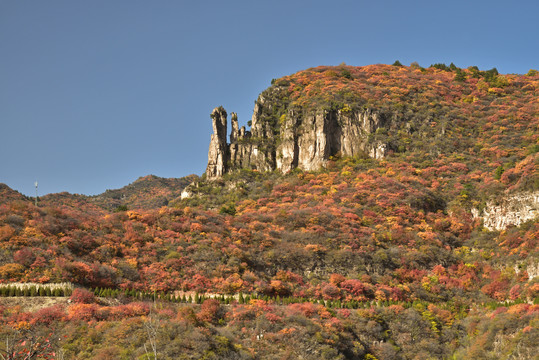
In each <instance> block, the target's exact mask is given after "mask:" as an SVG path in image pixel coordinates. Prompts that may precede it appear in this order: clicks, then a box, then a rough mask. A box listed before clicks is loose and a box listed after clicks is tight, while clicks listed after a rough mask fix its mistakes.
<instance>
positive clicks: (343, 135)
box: [206, 95, 394, 180]
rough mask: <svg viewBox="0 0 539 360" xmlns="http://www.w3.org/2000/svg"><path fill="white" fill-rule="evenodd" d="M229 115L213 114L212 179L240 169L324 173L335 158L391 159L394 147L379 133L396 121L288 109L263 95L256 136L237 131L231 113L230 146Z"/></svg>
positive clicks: (369, 114)
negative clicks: (228, 135) (358, 156)
mask: <svg viewBox="0 0 539 360" xmlns="http://www.w3.org/2000/svg"><path fill="white" fill-rule="evenodd" d="M226 116H227V115H226V111H225V110H224V109H223V108H222V107H219V108H216V109H214V110H213V112H212V114H211V118H212V122H213V134H212V136H211V142H210V148H209V151H208V167H207V170H206V176H207V178H208V179H210V180H211V179H217V178H220V177H221V176H222V175H223V174H225V173H227V172H229V171H231V170H234V169H241V168H249V169H256V170H258V171H272V170H275V169H277V170H279V171H281V172H283V173H286V172H289V171H291V170H293V169H295V168H300V169H302V170H305V171H312V170H317V169H320V168H322V167H324V166H325V165H326V164H327V162H328V160H329V158H330V157H331V156H335V155H341V156H355V155H359V154H368V155H369V156H371V157H373V158H382V157H384V156H385V155H386V152H387V150H388V149H389V145H388V144H387V143H385V142H383V141H381V140H379V139H377V136H374V135H375V134H377V130H379V129H380V130H383V129H384V128H387V127H389V126H391V125H392V124H394V121H392V119H389V118H388V117H387V116H385V115H383V114H381V113H377V112H376V111H373V110H370V109H366V110H365V109H362V110H357V111H354V110H351V109H349V108H344V109H329V110H328V109H317V110H310V111H306V110H304V109H301V108H297V107H286V106H284V107H283V105H282V104H278V103H276V102H275V101H269V100H267V99H266V98H265V97H264V96H263V95H260V96H259V98H258V100H257V101H256V103H255V108H254V112H253V116H252V119H251V124H252V125H251V130H250V131H247V130H246V129H245V127H242V128H241V129H238V118H237V115H236V114H235V113H232V116H231V123H232V131H231V133H230V142H229V143H228V142H227V139H226V129H227V124H226V122H227V119H226Z"/></svg>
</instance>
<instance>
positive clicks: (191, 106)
mask: <svg viewBox="0 0 539 360" xmlns="http://www.w3.org/2000/svg"><path fill="white" fill-rule="evenodd" d="M538 14H539V1H537V0H529V1H528V0H514V1H507V0H504V1H499V0H489V1H487V0H466V1H460V0H454V1H436V0H429V1H414V0H409V1H402V0H399V1H390V0H386V1H384V0H376V1H375V0H372V1H362V0H356V1H344V0H332V1H316V0H309V1H307V0H301V1H300V0H272V1H257V0H241V1H234V0H230V1H223V0H215V1H213V0H212V1H209V0H207V1H205V0H198V1H195V0H189V1H187V0H176V1H167V0H159V1H146V0H145V1H137V0H92V1H78V0H64V1H60V0H48V1H27V0H17V1H11V0H9V1H8V0H0V125H1V126H0V182H3V183H6V184H7V185H9V186H10V187H12V188H14V189H16V190H19V191H20V192H22V193H25V194H27V195H33V194H34V193H35V190H34V181H36V180H37V181H39V193H40V195H43V194H46V193H51V192H61V191H68V192H71V193H80V194H87V195H93V194H98V193H101V192H103V191H105V190H106V189H115V188H120V187H122V186H124V185H127V184H129V183H131V182H133V181H134V180H136V179H137V178H138V177H140V176H144V175H148V174H154V175H157V176H161V177H182V176H185V175H188V174H192V173H195V174H199V175H200V174H202V173H203V172H204V170H205V167H206V163H207V150H208V144H209V140H210V134H211V120H210V117H209V114H210V112H211V110H212V109H213V108H214V107H216V106H219V105H223V106H224V107H225V109H226V110H227V111H228V112H229V113H230V112H232V111H234V112H237V113H238V117H239V122H240V125H241V124H245V123H247V121H248V120H249V119H250V117H251V115H252V110H253V106H254V100H255V99H256V97H257V95H258V94H259V93H260V92H261V91H262V90H264V89H265V88H266V87H268V86H269V85H270V82H271V79H272V78H278V77H280V76H283V75H288V74H291V73H294V72H296V71H299V70H302V69H306V68H309V67H314V66H318V65H338V64H340V63H342V62H345V63H346V64H348V65H368V64H376V63H386V64H391V63H393V62H394V61H395V60H397V59H398V60H400V61H401V63H403V64H405V65H408V64H410V63H411V62H413V61H417V62H418V63H419V64H420V65H422V66H429V65H430V64H433V63H439V62H443V63H447V64H449V63H451V62H453V63H455V64H456V65H457V66H460V67H468V66H470V65H477V66H479V68H480V69H490V68H492V67H496V68H497V69H498V70H499V71H500V72H502V73H526V72H527V71H528V70H529V69H530V68H534V69H538V68H539V63H538V62H539V20H538Z"/></svg>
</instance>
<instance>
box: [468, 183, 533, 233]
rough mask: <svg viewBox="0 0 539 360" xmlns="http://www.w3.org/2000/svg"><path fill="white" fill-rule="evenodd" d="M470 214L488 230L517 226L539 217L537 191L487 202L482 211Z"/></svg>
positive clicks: (475, 210)
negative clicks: (478, 219)
mask: <svg viewBox="0 0 539 360" xmlns="http://www.w3.org/2000/svg"><path fill="white" fill-rule="evenodd" d="M472 214H473V216H474V217H476V218H481V219H483V226H484V227H485V228H486V229H488V230H503V229H505V228H507V227H508V226H511V225H514V226H519V225H520V224H522V223H523V222H526V221H528V220H533V219H535V218H536V217H538V216H539V191H535V192H524V193H518V194H513V195H509V196H505V197H503V198H501V199H498V200H495V201H489V202H487V204H486V206H485V208H484V209H483V211H481V212H479V210H477V209H473V210H472Z"/></svg>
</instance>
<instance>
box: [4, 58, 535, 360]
mask: <svg viewBox="0 0 539 360" xmlns="http://www.w3.org/2000/svg"><path fill="white" fill-rule="evenodd" d="M538 89H539V72H537V71H530V72H529V73H528V74H527V75H503V74H498V72H497V71H496V70H495V69H492V70H488V71H480V70H479V69H477V68H476V67H470V68H467V69H459V68H457V67H455V66H454V65H450V66H446V65H443V64H436V65H433V66H431V67H429V68H422V67H420V66H418V65H416V66H410V67H405V66H401V65H399V64H396V65H393V66H391V65H372V66H364V67H352V66H346V65H340V66H331V67H330V66H323V67H317V68H312V69H307V70H304V71H300V72H298V73H296V74H292V75H290V76H285V77H283V78H281V79H276V80H274V81H272V84H271V86H270V87H269V88H268V89H267V90H265V91H264V92H262V94H261V95H260V96H259V97H258V99H257V102H256V104H255V111H254V114H253V117H252V119H251V122H250V123H248V127H249V129H247V128H240V127H239V124H238V118H237V116H236V114H234V113H232V114H231V116H230V117H231V119H230V121H231V124H228V119H227V117H228V114H227V112H226V111H225V109H224V108H222V107H218V108H216V109H215V110H214V111H213V112H212V115H211V116H212V121H213V135H212V137H211V143H210V151H209V161H208V168H207V173H206V175H205V176H204V175H203V176H202V177H197V176H194V175H193V176H191V177H186V178H183V179H163V178H159V177H156V176H146V177H143V178H140V179H138V180H136V181H135V182H133V183H132V184H129V185H128V186H126V187H124V188H122V189H118V190H110V191H107V192H105V193H104V194H101V195H98V196H95V197H85V196H83V195H71V194H67V193H61V194H51V195H47V196H44V197H42V198H41V199H40V202H39V204H38V206H35V203H34V202H33V201H32V200H33V199H32V198H26V197H24V196H22V195H20V194H18V193H17V192H15V191H13V190H11V189H9V188H8V187H6V186H0V200H1V201H2V202H1V203H0V333H1V334H5V336H6V337H9V339H14V341H11V340H10V343H11V344H16V345H18V346H19V349H20V351H21V353H22V352H23V351H25V350H24V349H25V345H26V344H27V340H28V339H29V338H31V339H36V341H38V342H40V343H42V344H45V345H46V346H49V347H50V346H53V347H54V349H55V351H56V353H57V354H62V355H63V357H64V358H73V359H75V358H76V359H79V358H84V359H104V358H107V359H108V358H130V359H131V358H146V357H148V351H147V349H149V348H150V346H153V345H152V344H154V345H155V352H154V354H153V356H150V357H153V358H158V357H159V358H171V359H177V358H208V359H210V358H211V359H274V358H280V359H298V358H304V359H311V358H320V359H380V360H382V359H392V360H393V359H397V360H398V359H402V360H405V359H450V358H452V359H453V358H454V359H502V358H506V359H535V358H536V357H537V356H536V353H537V351H536V348H537V342H538V341H537V339H538V338H539V328H538V327H537V324H538V318H539V282H538V281H539V261H538V259H539V222H538V221H537V215H538V209H539V206H537V203H538V201H539V197H538V195H537V194H538V191H539V142H538V140H539V136H538V132H537V129H538V128H539V102H538V98H539V97H538ZM229 131H230V137H228V135H229V134H228V133H229ZM189 182H193V184H192V185H190V186H187V187H185V186H186V185H187V183H189ZM184 187H185V188H184ZM180 193H181V196H180ZM165 205H166V206H165ZM61 283H64V284H66V283H67V286H65V287H64V286H60V287H58V285H51V284H61ZM52 286H56V287H57V288H56V289H54V291H53V290H52V289H51V287H52ZM47 291H48V292H47ZM71 291H72V293H71ZM70 294H71V297H70V301H66V300H65V298H64V300H63V301H60V300H58V299H61V298H62V297H63V296H66V295H67V296H69V295H70ZM38 295H40V296H38ZM49 295H53V297H51V299H56V302H55V305H53V306H51V305H52V304H51V303H49V305H48V306H44V305H40V306H36V304H38V303H41V304H42V302H38V301H37V300H36V299H37V298H49ZM210 297H211V298H210ZM22 299H28V301H25V302H23V301H22ZM24 304H26V305H25V306H23V305H24ZM51 333H52V334H53V335H51ZM118 334H121V335H122V336H118ZM124 335H125V336H124ZM51 339H52V340H51ZM55 339H59V340H58V341H56V340H55ZM87 339H91V341H87ZM51 343H54V344H51ZM3 344H4V342H1V343H0V352H1V351H3V348H2V347H3V346H4V345H3Z"/></svg>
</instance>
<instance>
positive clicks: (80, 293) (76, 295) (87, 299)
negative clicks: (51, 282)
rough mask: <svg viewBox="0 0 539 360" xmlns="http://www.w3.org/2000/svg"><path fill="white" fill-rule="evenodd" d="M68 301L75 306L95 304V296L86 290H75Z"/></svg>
mask: <svg viewBox="0 0 539 360" xmlns="http://www.w3.org/2000/svg"><path fill="white" fill-rule="evenodd" d="M70 299H71V301H73V302H74V303H76V304H92V303H94V302H95V295H94V293H92V292H90V291H88V290H86V289H82V288H76V289H75V290H73V293H72V294H71V297H70Z"/></svg>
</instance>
